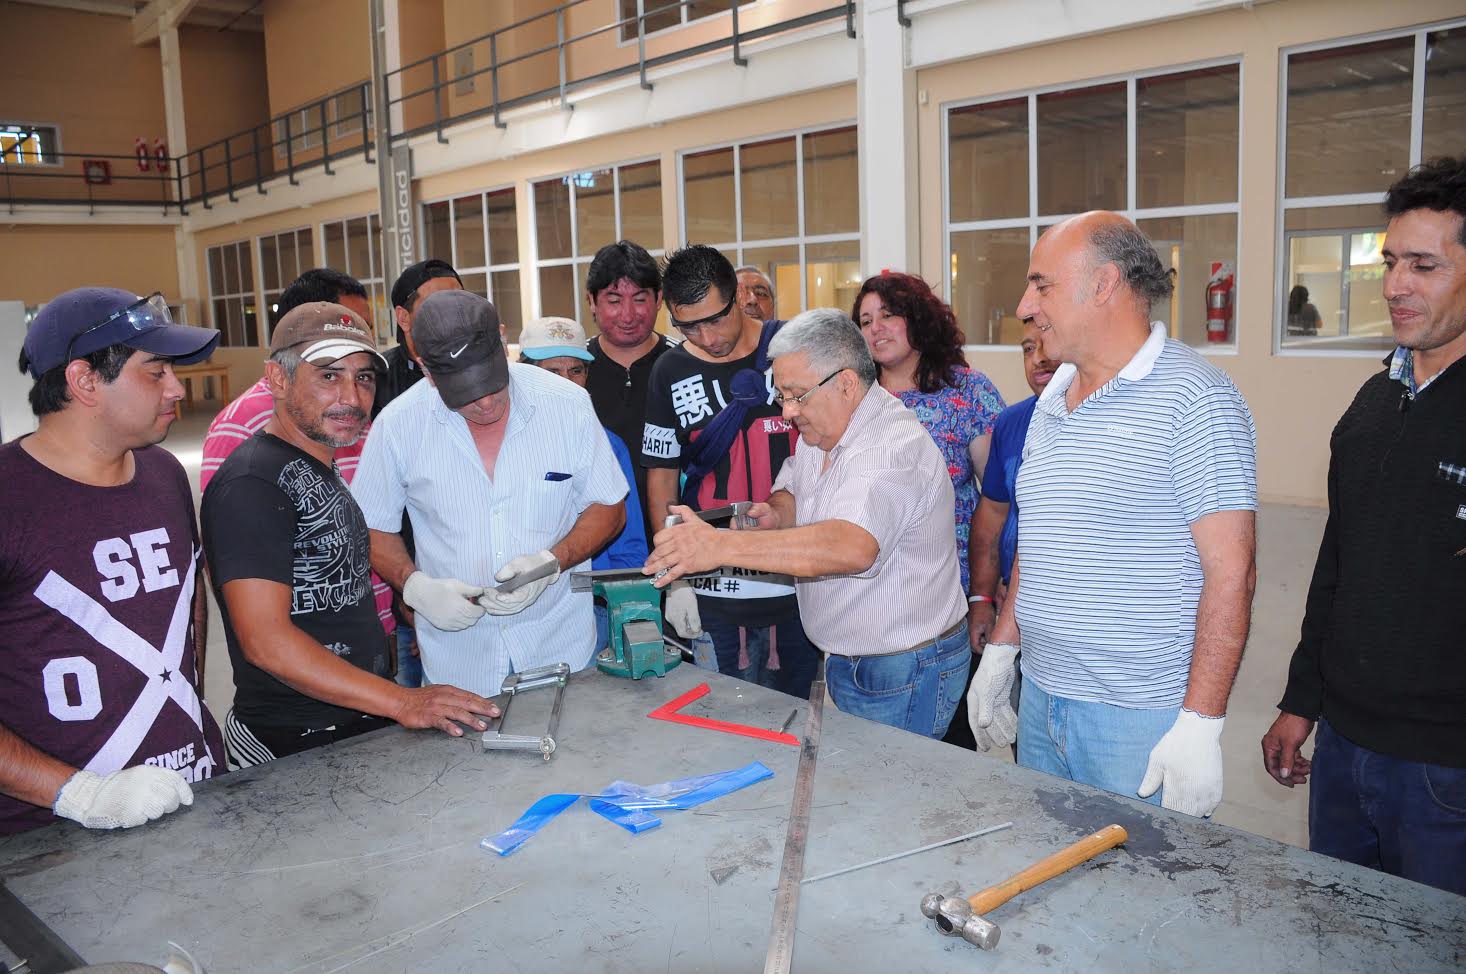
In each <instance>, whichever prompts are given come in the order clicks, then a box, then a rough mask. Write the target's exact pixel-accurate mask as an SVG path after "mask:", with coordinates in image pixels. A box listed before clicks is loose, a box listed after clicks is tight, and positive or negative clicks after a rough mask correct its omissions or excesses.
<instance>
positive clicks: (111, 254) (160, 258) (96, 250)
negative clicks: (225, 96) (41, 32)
mask: <svg viewBox="0 0 1466 974" xmlns="http://www.w3.org/2000/svg"><path fill="white" fill-rule="evenodd" d="M13 6H19V4H15V5H13ZM173 233H174V230H173V227H171V226H163V227H130V226H76V225H73V226H36V225H32V224H18V225H14V226H9V227H6V228H5V259H4V260H3V261H0V298H4V299H6V300H12V301H24V302H25V303H26V304H43V303H45V302H47V301H50V300H51V299H52V298H54V297H55V296H56V295H58V294H60V293H61V292H63V291H69V290H71V289H72V288H76V287H85V286H88V285H102V286H105V287H120V288H123V289H125V290H128V291H134V292H136V293H138V294H148V293H150V292H152V291H162V292H163V294H164V295H166V296H167V297H168V299H169V300H170V301H177V300H178V262H177V261H176V260H175V259H174V253H173Z"/></svg>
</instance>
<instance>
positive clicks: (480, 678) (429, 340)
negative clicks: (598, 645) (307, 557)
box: [351, 290, 627, 696]
mask: <svg viewBox="0 0 1466 974" xmlns="http://www.w3.org/2000/svg"><path fill="white" fill-rule="evenodd" d="M412 332H413V339H414V344H415V345H416V347H417V352H418V355H419V358H420V361H421V362H422V366H423V372H424V375H425V377H426V378H427V379H428V380H429V381H426V382H419V383H417V384H416V385H414V386H413V387H412V388H411V389H409V390H408V391H407V392H405V393H403V394H402V395H401V396H399V397H398V398H396V399H394V400H393V401H392V403H391V404H390V405H389V406H387V408H386V409H384V410H382V412H381V414H380V415H379V416H378V417H377V420H376V423H375V424H373V427H372V435H371V437H370V438H369V439H368V440H367V445H366V450H365V452H363V453H362V457H361V464H360V466H359V467H358V469H357V475H356V480H355V481H354V482H353V483H352V485H351V489H352V494H353V496H354V497H355V498H356V500H357V503H358V504H359V505H360V506H361V509H362V511H363V513H364V514H365V515H366V520H367V526H368V528H370V529H371V539H372V555H371V560H372V567H373V568H375V569H376V570H377V572H378V573H379V574H380V575H381V576H382V577H383V578H385V579H386V580H387V582H388V584H390V585H391V586H392V587H393V588H396V589H398V590H399V591H400V592H401V593H402V600H403V601H404V602H405V603H407V605H408V606H409V607H411V608H412V609H413V610H414V611H415V612H416V618H417V635H418V641H419V644H420V646H421V650H422V663H423V670H424V672H425V673H426V676H427V679H428V680H429V682H431V683H451V684H453V685H454V686H460V687H464V688H465V689H471V690H473V691H475V692H477V693H481V694H484V695H485V696H492V695H494V694H496V693H498V692H499V689H500V686H501V684H502V683H503V681H504V677H506V676H508V675H509V674H510V673H512V672H515V671H518V670H525V669H530V668H533V667H536V666H544V665H547V664H550V663H560V662H563V663H568V664H569V665H570V666H571V667H572V668H573V669H577V670H578V669H581V668H583V667H585V666H586V664H588V663H589V662H590V658H591V654H592V652H593V651H594V648H595V618H594V616H593V615H592V611H591V596H590V593H588V592H581V593H572V592H571V591H570V580H569V579H568V578H562V577H561V573H562V572H566V573H568V572H569V571H570V570H571V569H573V568H579V567H585V568H589V567H590V558H591V555H592V554H593V553H595V552H597V551H599V550H600V549H601V548H603V547H605V545H606V543H607V542H608V541H610V539H611V538H613V537H615V536H616V534H617V533H619V532H620V530H621V526H622V524H624V523H625V507H624V504H623V501H624V500H625V497H626V491H627V488H626V478H625V476H623V475H622V473H621V467H620V465H619V464H618V463H617V462H616V456H615V454H614V453H612V452H611V444H610V442H609V441H608V440H607V439H606V433H605V430H604V429H603V428H602V427H601V424H600V421H599V420H598V419H596V414H595V410H594V409H593V408H592V407H591V401H590V396H588V395H587V394H586V392H585V390H584V389H582V388H580V387H579V386H577V385H576V384H575V383H573V382H571V381H569V380H568V379H562V378H560V377H559V376H557V375H553V374H551V373H549V372H546V371H545V370H544V369H540V368H537V367H535V366H533V365H519V364H517V363H516V364H513V365H510V364H508V362H507V361H506V359H505V355H504V345H503V342H502V340H501V339H500V334H499V316H498V313H497V312H496V311H495V310H494V306H493V305H492V304H490V303H489V302H488V301H486V300H484V299H483V298H481V297H479V296H478V295H476V294H474V293H472V292H471V291H459V290H448V291H440V292H437V293H434V294H431V295H429V296H428V297H427V298H425V299H424V300H423V301H422V302H421V303H420V304H419V305H418V307H417V310H416V312H415V317H414V320H413V326H412ZM404 508H405V509H406V510H407V511H408V514H409V516H410V518H411V520H412V527H413V534H414V537H415V539H416V542H417V549H416V552H415V558H414V557H413V556H409V555H408V552H407V548H406V547H405V546H404V545H403V543H402V536H401V534H400V533H399V531H400V528H401V524H402V512H403V510H404ZM515 576H524V582H525V584H523V585H521V586H519V587H518V588H516V589H515V590H514V591H513V592H501V591H498V589H497V588H496V587H495V584H494V583H495V582H505V581H508V580H509V579H511V578H514V577H515Z"/></svg>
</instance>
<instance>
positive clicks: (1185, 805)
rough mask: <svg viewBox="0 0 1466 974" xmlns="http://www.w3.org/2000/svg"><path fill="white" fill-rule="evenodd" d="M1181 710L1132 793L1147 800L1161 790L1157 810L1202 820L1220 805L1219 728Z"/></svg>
mask: <svg viewBox="0 0 1466 974" xmlns="http://www.w3.org/2000/svg"><path fill="white" fill-rule="evenodd" d="M1226 719H1227V718H1226V716H1225V715H1223V716H1221V717H1204V716H1202V715H1201V714H1198V713H1196V712H1195V711H1192V710H1186V709H1185V708H1182V710H1181V712H1180V713H1179V714H1177V715H1176V722H1175V723H1174V724H1172V725H1171V729H1170V730H1168V731H1166V735H1165V736H1164V737H1162V738H1161V739H1160V740H1159V741H1158V742H1157V743H1156V746H1155V747H1153V748H1152V749H1151V752H1150V761H1149V762H1147V763H1146V766H1145V777H1144V778H1143V779H1142V780H1141V782H1140V788H1139V789H1138V790H1137V791H1136V792H1135V794H1137V795H1139V796H1140V797H1141V798H1149V797H1150V796H1151V795H1154V794H1155V790H1156V789H1157V788H1159V789H1161V807H1162V808H1170V809H1174V810H1175V811H1178V812H1185V813H1186V814H1187V815H1195V816H1197V817H1198V818H1205V817H1207V816H1208V815H1210V814H1211V813H1212V812H1214V811H1216V810H1217V806H1218V805H1220V804H1221V802H1222V724H1223V722H1225V721H1226Z"/></svg>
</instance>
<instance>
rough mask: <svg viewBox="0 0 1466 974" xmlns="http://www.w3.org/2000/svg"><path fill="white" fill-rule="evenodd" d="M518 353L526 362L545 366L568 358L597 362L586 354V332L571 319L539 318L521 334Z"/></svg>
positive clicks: (525, 327) (590, 355)
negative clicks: (565, 357) (544, 363)
mask: <svg viewBox="0 0 1466 974" xmlns="http://www.w3.org/2000/svg"><path fill="white" fill-rule="evenodd" d="M519 351H520V352H521V353H522V354H523V355H524V357H525V358H530V359H534V360H535V361H536V362H543V361H544V360H545V359H547V358H560V357H561V356H562V355H568V356H570V357H571V358H578V359H580V360H581V361H583V362H593V361H595V356H594V355H592V354H591V353H590V352H587V351H586V350H585V329H584V328H582V327H580V325H579V324H577V323H576V322H575V321H574V320H573V319H570V318H536V319H535V320H534V321H531V322H530V323H529V324H527V325H525V326H524V330H523V331H521V332H520V333H519Z"/></svg>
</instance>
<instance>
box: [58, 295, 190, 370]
mask: <svg viewBox="0 0 1466 974" xmlns="http://www.w3.org/2000/svg"><path fill="white" fill-rule="evenodd" d="M121 318H126V319H127V323H128V326H129V330H130V331H132V332H133V333H140V332H145V331H149V330H151V329H153V328H160V327H163V326H165V325H171V324H173V316H172V315H170V314H169V313H168V301H167V299H166V298H164V297H163V292H161V291H154V292H153V293H152V294H150V295H148V296H147V297H145V298H143V299H141V300H139V301H136V302H134V303H132V304H129V305H128V306H127V307H125V308H123V309H122V310H121V311H114V312H112V313H111V314H110V315H108V316H107V317H105V318H103V319H102V320H101V321H99V322H97V323H96V324H95V325H92V326H91V327H89V328H87V329H86V330H85V331H81V332H77V333H76V334H75V335H73V336H72V338H71V341H69V342H67V343H66V361H68V362H70V361H71V360H72V357H73V356H72V354H71V353H72V350H73V349H75V348H76V343H77V341H78V340H79V339H82V338H85V337H86V336H87V335H90V334H91V333H92V332H94V331H99V330H100V329H102V328H106V327H107V326H108V325H110V324H112V323H113V322H115V321H117V320H118V319H121ZM115 344H117V342H116V341H111V342H108V343H107V345H115ZM102 347H103V348H106V347H107V346H106V345H103V346H102ZM83 354H85V353H83Z"/></svg>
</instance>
